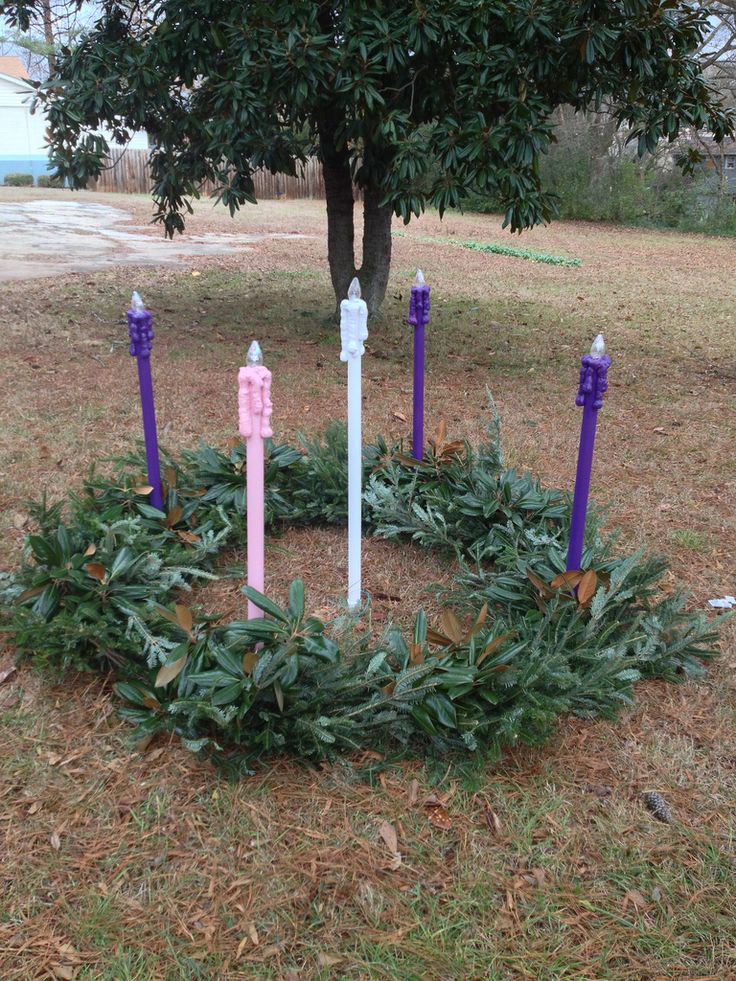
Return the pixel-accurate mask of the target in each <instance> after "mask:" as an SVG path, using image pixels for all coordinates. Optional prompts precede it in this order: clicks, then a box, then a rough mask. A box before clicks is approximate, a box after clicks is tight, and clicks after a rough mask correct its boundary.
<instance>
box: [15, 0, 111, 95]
mask: <svg viewBox="0 0 736 981" xmlns="http://www.w3.org/2000/svg"><path fill="white" fill-rule="evenodd" d="M2 6H3V5H2V4H0V9H2ZM94 7H95V5H94V4H91V3H83V4H79V3H77V0H39V3H38V5H37V7H36V10H35V11H34V14H35V16H34V17H33V18H31V20H30V23H29V25H28V28H27V29H26V30H24V31H20V30H17V29H16V30H12V29H10V30H5V29H3V25H2V23H0V53H1V54H11V55H17V56H19V57H20V58H21V59H22V61H23V63H24V65H25V67H26V71H27V72H28V77H29V78H35V79H46V78H48V77H49V76H50V75H52V74H53V73H54V72H55V71H56V57H57V54H58V52H59V51H60V49H61V48H62V47H68V46H69V45H71V44H73V43H74V41H75V39H76V38H78V37H79V36H80V35H81V33H82V31H83V30H84V28H85V26H89V24H90V23H91V21H92V19H93V18H94Z"/></svg>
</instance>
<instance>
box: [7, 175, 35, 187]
mask: <svg viewBox="0 0 736 981" xmlns="http://www.w3.org/2000/svg"><path fill="white" fill-rule="evenodd" d="M3 184H5V186H6V187H33V174H16V173H12V174H6V175H5V177H4V178H3Z"/></svg>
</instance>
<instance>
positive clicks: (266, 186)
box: [87, 150, 325, 200]
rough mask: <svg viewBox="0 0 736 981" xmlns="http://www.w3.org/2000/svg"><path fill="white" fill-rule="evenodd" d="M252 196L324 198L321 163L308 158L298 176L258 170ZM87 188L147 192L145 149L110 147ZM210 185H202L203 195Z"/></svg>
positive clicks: (209, 188) (146, 157)
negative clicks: (103, 164)
mask: <svg viewBox="0 0 736 981" xmlns="http://www.w3.org/2000/svg"><path fill="white" fill-rule="evenodd" d="M253 183H254V184H255V191H256V197H257V198H259V199H262V200H266V199H269V198H271V199H273V198H287V199H288V198H292V199H293V198H318V199H321V200H324V197H325V182H324V178H323V176H322V165H321V164H320V162H319V160H317V159H316V157H312V158H311V159H310V160H308V161H307V163H306V164H304V165H303V166H302V168H301V175H300V176H299V177H286V176H285V175H283V174H272V173H270V172H269V171H267V170H258V171H256V173H255V174H254V176H253ZM87 189H88V190H90V191H110V192H114V193H118V194H148V193H149V192H150V190H151V177H150V174H149V172H148V151H147V150H113V151H112V154H111V157H110V159H109V161H108V166H107V169H106V170H104V171H103V172H102V173H101V174H100V177H99V178H98V180H96V181H90V182H89V184H88V185H87ZM211 190H212V188H211V187H208V186H207V185H205V186H203V187H202V194H203V196H204V195H207V194H209V193H210V192H211Z"/></svg>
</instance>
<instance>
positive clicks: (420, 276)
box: [414, 269, 427, 286]
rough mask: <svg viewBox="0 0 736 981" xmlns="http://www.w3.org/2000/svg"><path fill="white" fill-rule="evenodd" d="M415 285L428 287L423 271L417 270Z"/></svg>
mask: <svg viewBox="0 0 736 981" xmlns="http://www.w3.org/2000/svg"><path fill="white" fill-rule="evenodd" d="M414 285H415V286H426V285H427V281H426V279H425V278H424V273H423V272H422V270H421V269H417V274H416V276H415V278H414Z"/></svg>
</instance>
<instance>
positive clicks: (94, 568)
mask: <svg viewBox="0 0 736 981" xmlns="http://www.w3.org/2000/svg"><path fill="white" fill-rule="evenodd" d="M84 568H85V570H86V572H87V574H88V575H90V576H92V578H93V579H98V580H99V581H100V582H104V579H105V576H106V575H107V569H106V568H105V567H104V565H101V564H100V563H99V562H88V563H87V564H86V565H85V567H84Z"/></svg>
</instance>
